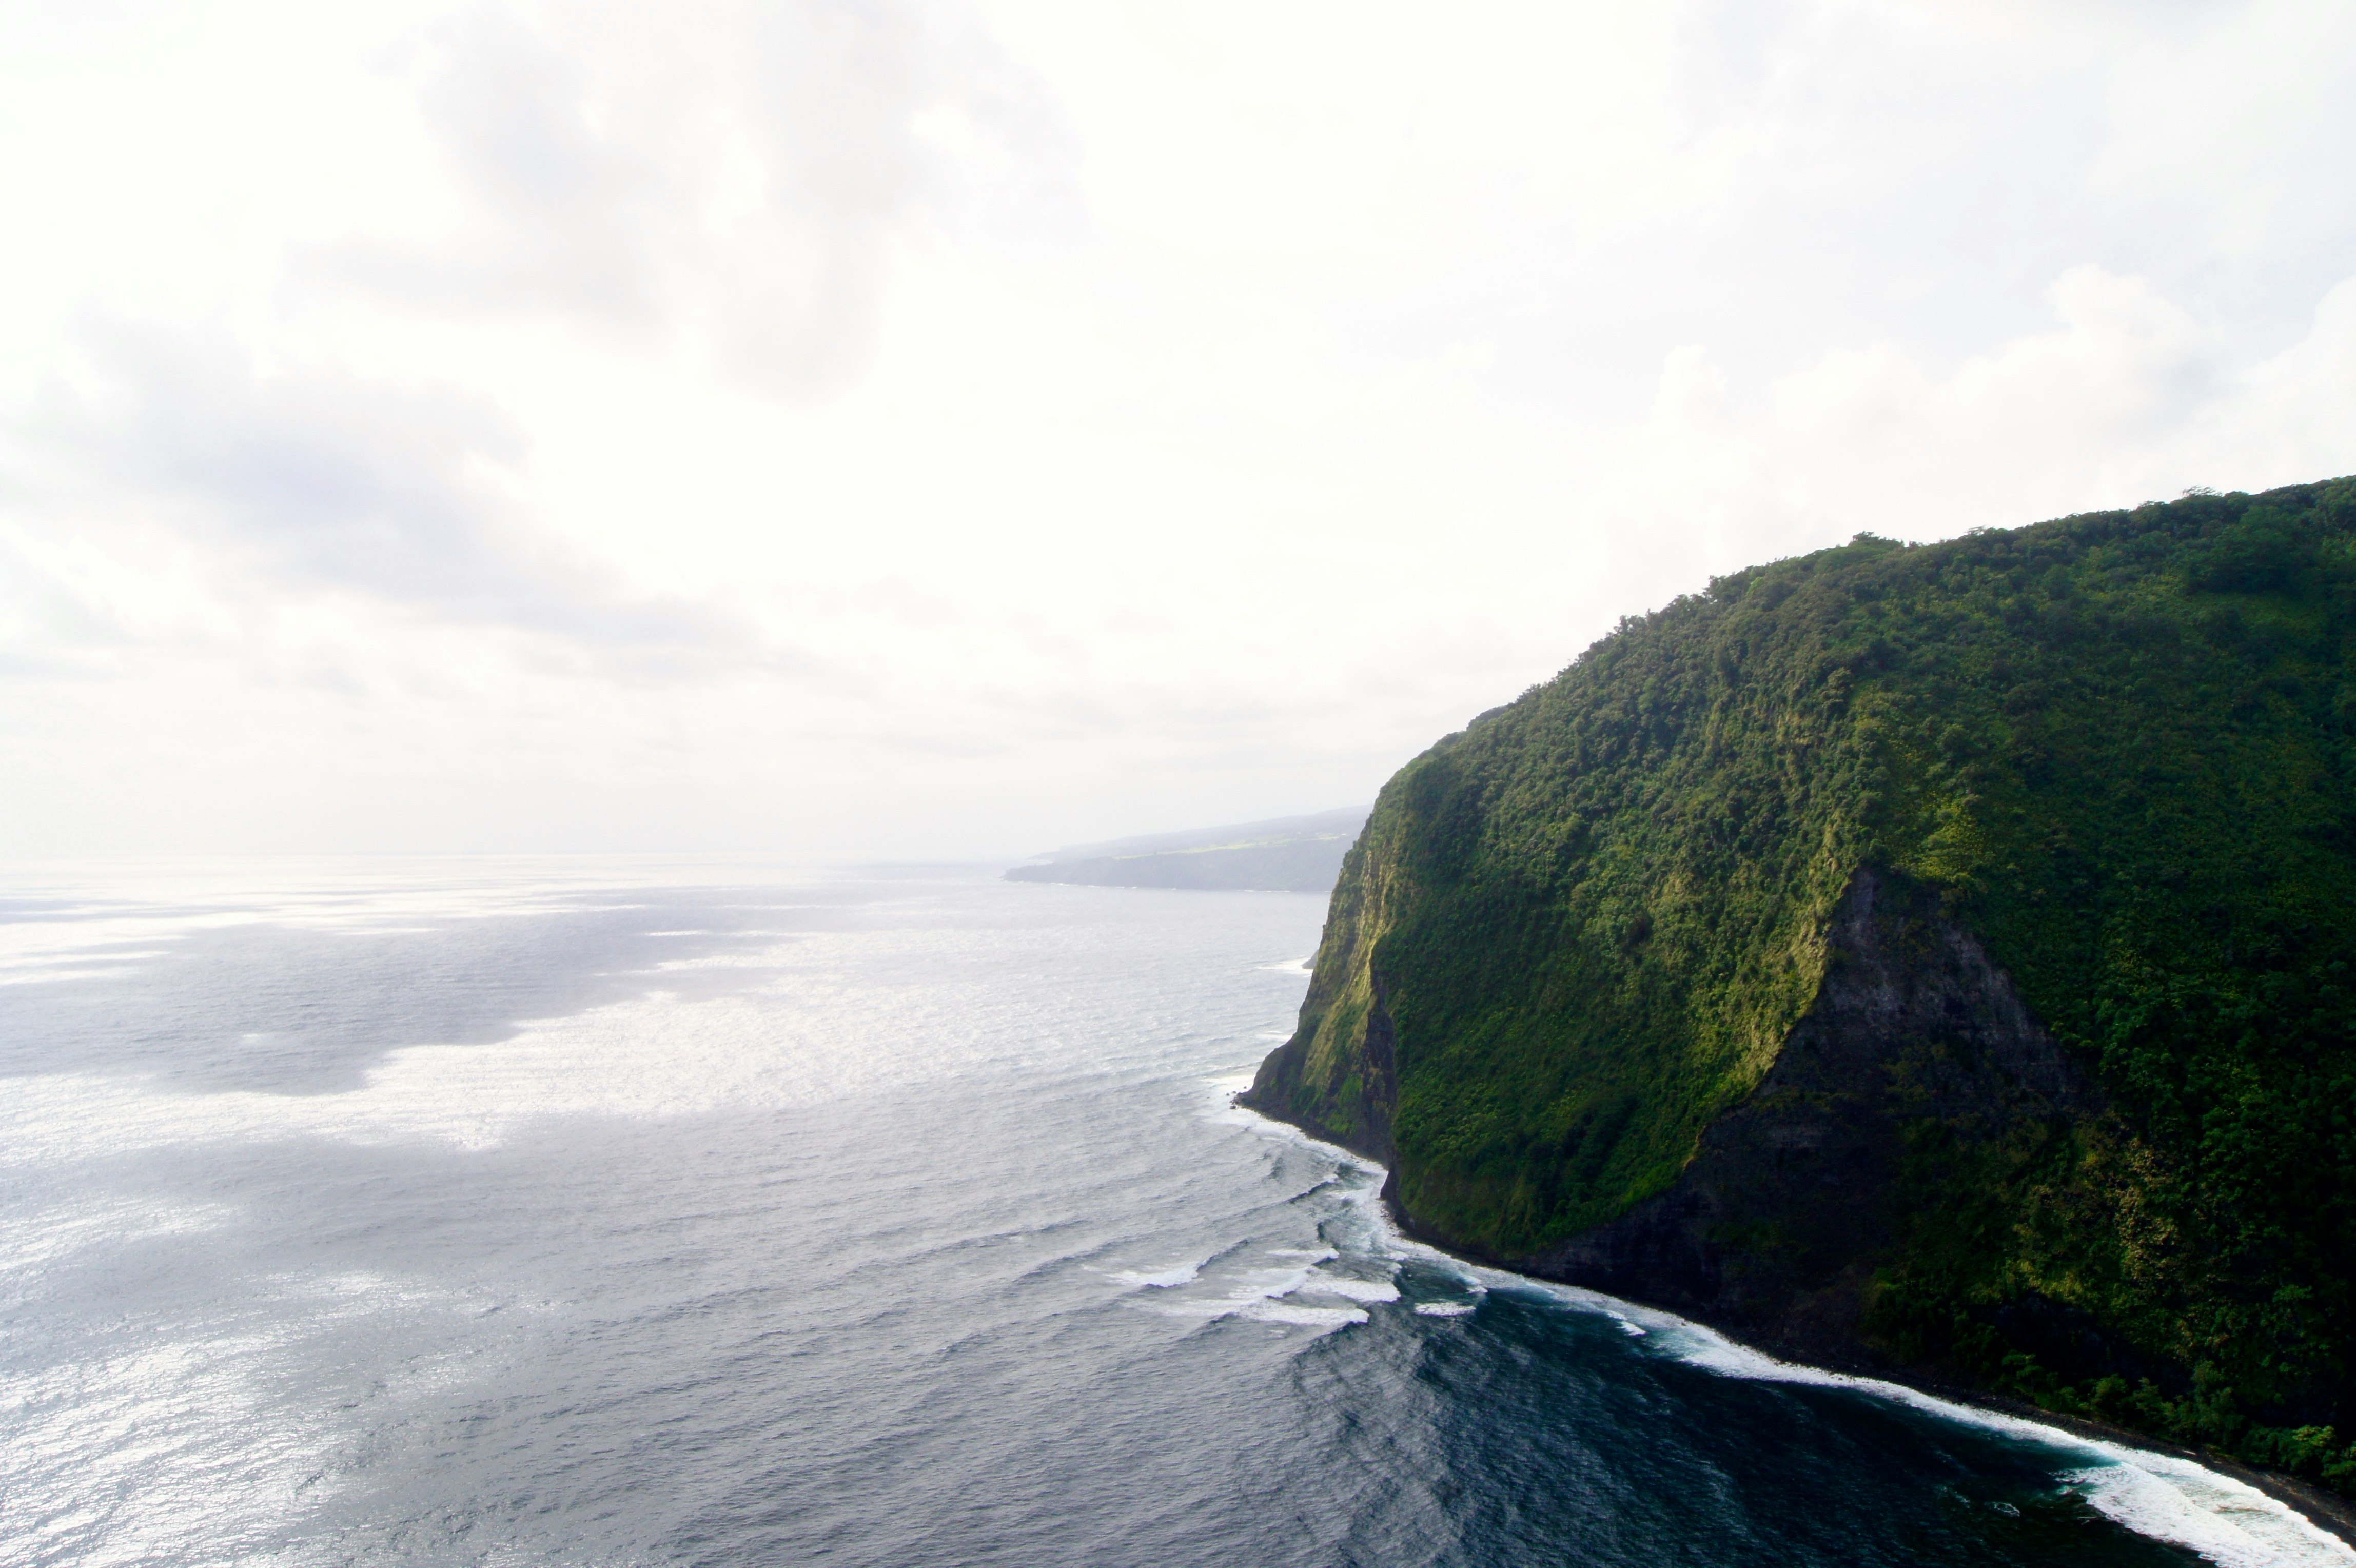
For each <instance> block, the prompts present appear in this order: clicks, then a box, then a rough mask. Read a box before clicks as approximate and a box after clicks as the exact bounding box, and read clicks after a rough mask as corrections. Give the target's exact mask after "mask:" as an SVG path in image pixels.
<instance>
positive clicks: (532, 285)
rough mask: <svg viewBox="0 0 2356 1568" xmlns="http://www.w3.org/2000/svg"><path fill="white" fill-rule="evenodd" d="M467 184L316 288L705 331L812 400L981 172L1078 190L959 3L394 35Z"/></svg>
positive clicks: (828, 386)
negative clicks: (912, 248)
mask: <svg viewBox="0 0 2356 1568" xmlns="http://www.w3.org/2000/svg"><path fill="white" fill-rule="evenodd" d="M395 57H396V58H397V59H398V60H399V61H400V67H399V69H400V70H402V74H403V76H404V78H405V80H407V81H409V82H410V83H411V84H412V91H413V94H414V102H415V104H416V109H417V113H418V114H419V115H420V117H421V119H422V122H423V125H424V126H425V128H426V129H427V131H428V132H429V133H430V134H431V136H432V139H433V141H434V144H435V145H436V146H437V147H438V148H439V149H440V152H441V154H442V156H443V158H444V162H445V164H446V166H447V167H448V168H449V170H450V171H451V172H452V174H454V175H455V177H456V183H457V187H458V188H459V190H460V191H461V192H462V193H463V195H464V198H465V199H464V202H463V209H462V211H461V213H460V214H459V216H458V217H457V219H456V220H455V222H454V223H453V224H452V225H451V226H450V228H449V231H447V232H445V233H444V234H443V235H441V236H439V237H437V238H433V239H418V238H414V237H395V236H387V235H380V236H370V237H366V238H358V239H350V240H346V241H343V242H337V243H335V244H332V245H327V246H323V247H320V248H318V249H316V251H315V252H313V253H312V254H311V256H310V257H309V259H308V263H307V266H306V268H305V271H306V274H307V276H308V279H309V281H310V282H311V283H312V284H314V285H317V284H323V283H324V284H331V285H347V286H357V287H359V288H363V289H366V290H369V291H370V292H372V293H375V294H377V295H380V296H381V297H384V298H386V299H388V300H391V301H393V302H397V303H399V304H401V305H403V306H409V307H412V308H416V309H420V310H425V311H431V312H437V313H443V314H449V315H457V316H470V315H471V316H482V315H498V314H517V315H524V316H541V317H560V318H563V319H567V320H571V321H573V322H577V323H583V324H586V325H589V326H592V327H594V328H597V329H600V330H604V331H608V332H612V333H616V334H618V335H621V336H623V337H625V338H629V337H633V336H635V337H639V338H648V339H650V340H652V341H655V342H659V341H661V340H663V339H666V338H670V337H675V336H678V335H680V334H686V335H688V336H690V337H691V338H693V339H694V340H695V341H696V342H697V343H698V345H699V347H700V351H701V353H702V355H703V356H704V357H705V358H706V359H707V360H709V361H710V362H711V363H712V364H714V365H715V366H717V367H719V368H720V369H721V370H723V371H724V372H725V373H726V374H728V375H730V376H732V377H734V379H736V380H737V381H739V382H741V383H743V384H744V385H747V386H750V387H752V388H755V390H758V391H760V392H764V393H766V394H768V395H771V396H775V397H778V398H781V399H784V400H786V401H787V402H793V403H809V402H812V401H816V400H819V399H823V398H825V397H827V396H829V395H830V394H832V393H835V392H840V391H841V389H842V388H844V387H845V386H847V385H849V384H850V383H851V381H853V380H854V379H856V377H857V376H858V374H859V373H860V371H862V369H863V368H864V367H865V365H866V364H867V362H868V360H869V357H870V355H871V353H872V351H873V342H874V335H875V331H876V326H877V320H878V314H879V311H880V308H881V304H882V299H883V292H884V289H885V286H886V285H887V283H888V281H889V278H890V274H891V272H892V269H893V265H894V254H895V252H896V251H897V250H899V249H900V248H902V247H904V246H905V245H906V244H908V243H910V242H916V241H917V240H920V239H921V238H922V237H923V235H924V234H925V233H926V232H927V231H928V230H929V229H931V228H933V227H935V226H937V225H938V224H940V223H943V222H945V221H953V220H955V219H956V217H957V215H958V207H959V200H960V198H961V196H962V195H963V194H964V193H965V191H966V188H968V187H969V186H971V185H973V184H975V183H976V182H977V181H979V182H982V183H988V184H994V185H996V186H998V187H1001V188H1007V187H1011V186H1015V185H1028V186H1030V187H1033V195H1036V194H1037V193H1038V191H1041V190H1050V191H1052V190H1054V189H1055V188H1057V187H1058V186H1059V184H1060V177H1059V175H1058V173H1057V172H1056V169H1057V165H1058V163H1059V161H1060V160H1061V158H1062V157H1063V156H1065V148H1064V145H1063V141H1062V138H1061V135H1060V134H1059V131H1058V128H1057V126H1056V124H1055V116H1054V113H1053V112H1052V110H1051V109H1050V108H1049V107H1047V105H1046V104H1045V102H1044V99H1043V95H1042V94H1041V92H1040V91H1039V90H1038V89H1037V88H1036V87H1035V86H1034V85H1033V83H1031V82H1030V81H1028V79H1026V78H1025V77H1024V76H1023V74H1022V73H1021V72H1019V71H1017V70H1014V69H1013V68H1012V67H1011V66H1010V65H1009V64H1008V63H1007V62H1006V61H1005V60H1004V59H1002V58H1001V56H999V55H998V54H997V52H996V51H995V50H994V49H993V48H991V46H990V45H989V44H988V42H987V40H986V39H985V38H983V37H982V35H981V34H980V32H979V31H978V30H977V29H974V28H973V27H970V26H968V25H963V24H962V23H961V21H960V16H959V14H958V12H956V11H954V10H951V9H948V8H947V7H937V6H921V5H905V4H897V3H894V0H862V3H857V4H853V3H851V0H786V3H783V4H721V5H705V6H699V7H695V8H693V9H692V10H690V11H684V12H682V11H677V10H669V9H664V10H659V11H654V10H635V11H634V10H625V9H606V10H603V11H599V12H584V13H582V14H580V15H578V16H564V17H562V21H561V24H560V25H541V24H539V23H535V22H534V21H531V20H529V19H527V18H526V17H525V16H523V15H521V14H520V13H519V12H517V11H515V10H512V9H509V8H507V7H503V6H496V5H480V6H477V7H475V8H472V9H469V10H467V11H465V12H462V13H460V14H458V15H456V16H453V17H449V18H445V19H444V20H443V21H441V22H439V23H437V24H435V25H434V26H432V27H427V28H425V29H423V30H422V31H421V32H419V33H418V34H416V35H415V36H413V37H412V38H411V40H410V41H409V43H408V46H407V47H406V48H403V49H401V50H397V51H395Z"/></svg>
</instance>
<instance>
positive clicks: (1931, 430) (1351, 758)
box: [0, 0, 2356, 859]
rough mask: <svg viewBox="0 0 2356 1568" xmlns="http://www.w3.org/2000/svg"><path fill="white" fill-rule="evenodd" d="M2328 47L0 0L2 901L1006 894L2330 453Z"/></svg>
mask: <svg viewBox="0 0 2356 1568" xmlns="http://www.w3.org/2000/svg"><path fill="white" fill-rule="evenodd" d="M2350 81H2356V7H2351V6H2349V5H2346V4H2344V3H2343V0H2329V3H2296V4H2294V3H2278V0H2253V3H2247V4H2195V3H2190V0H2179V3H2167V0H2068V3H2055V4H2030V3H2028V0H1970V3H1961V0H1957V3H1941V0H1910V3H1906V4H1896V3H1890V4H1859V3H1847V0H1692V3H1673V0H1665V3H1662V4H1657V5H1627V4H1624V3H1620V0H1615V3H1611V4H1593V5H1590V4H1583V3H1574V0H1550V3H1548V4H1545V5H1527V6H1509V5H1463V6H1445V7H1443V6H1430V5H1420V6H1407V5H1386V4H1380V3H1370V0H1352V3H1350V4H1347V5H1343V4H1322V3H1320V4H1312V3H1302V4H1280V3H1276V4H1272V3H1270V0H1254V3H1252V4H1227V3H1226V0H1194V3H1192V4H1189V5H1167V4H1142V3H1130V0H1088V3H1086V4H1082V3H1078V0H1062V3H1053V4H1051V3H1046V0H970V3H951V0H943V3H940V4H930V3H924V0H863V3H859V4H849V3H844V0H776V3H772V4H740V3H735V0H712V3H708V4H699V5H676V4H673V5H631V4H619V3H607V0H577V3H573V4H566V5H546V6H538V5H509V4H499V3H497V0H487V3H468V4H463V5H446V4H439V3H428V0H398V3H392V4H382V5H379V4H370V3H365V0H338V3H337V4H336V5H317V4H316V3H309V0H305V3H303V4H292V5H172V4H141V3H133V0H73V3H70V4H67V3H49V0H19V3H18V4H16V5H11V6H8V7H6V8H5V10H0V211H5V213H6V214H7V225H6V231H7V233H8V240H7V242H6V243H5V245H0V735H5V746H0V855H6V856H9V857H15V858H20V859H26V858H50V857H72V856H91V855H152V854H313V853H343V852H354V853H372V852H399V853H428V852H431V853H445V852H552V853H554V852H588V851H616V852H628V851H647V852H699V853H700V852H730V851H740V850H741V851H757V852H762V853H775V854H790V855H798V856H805V857H809V858H811V859H861V858H901V859H905V858H975V859H988V858H991V857H1004V858H1010V859H1011V858H1019V857H1021V856H1023V855H1024V854H1029V853H1032V852H1033V851H1036V850H1041V849H1044V848H1046V847H1049V846H1052V845H1055V844H1059V843H1075V842H1081V841H1086V840H1090V839H1101V838H1108V837H1114V836H1120V835H1125V834H1130V833H1141V832H1155V831H1163V830H1173V829H1180V828H1185V827H1190V826H1195V825H1201V824H1207V823H1214V822H1229V821H1241V820H1247V819H1256V818H1262V817H1270V816H1277V815H1281V814H1287V813H1292V812H1305V811H1317V810H1321V809H1325V808H1330V807H1334V806H1339V805H1344V804H1349V803H1353V802H1358V801H1365V800H1371V799H1372V797H1373V795H1374V792H1375V791H1376V789H1377V788H1379V786H1380V785H1381V783H1382V781H1383V780H1384V779H1386V778H1387V777H1388V776H1389V775H1390V773H1391V772H1392V771H1393V770H1394V769H1396V768H1398V766H1399V765H1400V764H1401V763H1403V762H1405V761H1406V760H1407V759H1408V758H1409V757H1412V756H1414V755H1415V754H1416V753H1417V752H1419V750H1421V749H1422V748H1423V747H1424V746H1427V745H1429V744H1430V742H1431V741H1433V740H1434V739H1437V738H1438V737H1439V736H1442V735H1444V734H1446V733H1448V732H1449V731H1451V730H1454V729H1457V728H1459V727H1461V726H1462V725H1463V724H1464V722H1465V721H1466V720H1467V719H1469V718H1470V717H1472V715H1473V714H1476V713H1478V712H1480V711H1482V710H1483V709H1485V708H1488V707H1491V706H1494V705H1495V704H1496V703H1501V702H1504V701H1506V700H1508V699H1510V698H1511V697H1513V696H1514V695H1515V694H1516V693H1519V692H1521V691H1522V690H1524V689H1525V688H1526V687H1527V686H1529V685H1530V684H1531V683H1533V682H1538V681H1543V680H1545V679H1547V677H1548V676H1550V675H1551V674H1553V673H1554V672H1555V671H1558V670H1559V669H1561V668H1562V667H1563V666H1564V665H1566V664H1568V663H1569V661H1570V660H1572V659H1573V658H1575V657H1576V656H1577V655H1578V654H1579V652H1580V650H1582V649H1583V648H1585V647H1586V646H1587V645H1589V644H1590V643H1591V642H1592V641H1593V640H1594V639H1596V638H1598V637H1599V636H1601V635H1602V634H1604V633H1605V632H1607V631H1609V629H1610V628H1612V625H1613V624H1614V623H1615V622H1616V621H1617V620H1618V619H1619V618H1621V617H1622V616H1624V615H1630V614H1637V613H1642V612H1644V611H1645V610H1648V609H1652V608H1655V607H1658V606H1660V605H1662V604H1664V603H1666V602H1667V601H1668V600H1670V599H1672V598H1674V597H1675V596H1676V595H1678V594H1681V593H1688V592H1694V591H1697V590H1699V589H1700V588H1702V587H1703V586H1704V585H1705V584H1706V583H1707V581H1708V578H1709V576H1710V575H1713V574H1717V573H1722V572H1727V571H1730V570H1734V569H1737V568H1739V567H1741V566H1744V565H1747V564H1752V563H1755V562H1758V561H1762V560H1768V559H1772V558H1774V557H1778V556H1783V555H1789V554H1793V553H1799V552H1803V551H1806V550H1811V549H1815V548H1818V547H1821V546H1824V545H1826V544H1833V543H1838V542H1844V541H1846V540H1847V539H1848V538H1849V537H1851V536H1852V535H1854V534H1855V533H1857V532H1860V531H1870V532H1876V533H1880V534H1886V535H1891V536H1895V537H1898V538H1901V539H1908V540H1918V541H1928V540H1935V539H1942V538H1947V537H1951V536H1953V535H1955V534H1958V533H1961V532H1965V531H1966V530H1968V529H1972V528H1977V527H1987V526H1997V527H2004V526H2011V525H2015V524H2019V523H2024V522H2029V521H2036V520H2039V519H2041V518H2046V517H2051V516H2057V515H2061V514H2065V513H2069V512H2072V511H2083V510H2093V509H2097V508H2107V507H2120V506H2133V505H2136V504H2137V503H2139V502H2141V501H2144V500H2147V499H2165V498H2169V497H2173V496H2175V495H2177V494H2179V493H2180V492H2181V491H2183V490H2184V489H2188V488H2190V487H2194V486H2207V487H2211V488H2214V489H2229V490H2230V489H2250V490H2254V489H2264V488H2265V487H2268V486H2273V485H2278V484H2286V483H2292V482H2297V481H2300V480H2308V479H2315V478H2325V477H2329V476H2336V475H2340V474H2346V473H2350V472H2351V471H2356V157H2351V156H2350V154H2349V149H2350V148H2351V147H2356V93H2351V92H2350V91H2348V90H2347V87H2348V83H2349V82H2350Z"/></svg>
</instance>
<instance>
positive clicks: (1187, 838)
mask: <svg viewBox="0 0 2356 1568" xmlns="http://www.w3.org/2000/svg"><path fill="white" fill-rule="evenodd" d="M1370 810H1371V808H1370V807H1366V806H1345V807H1344V808H1342V809H1341V810H1339V811H1319V812H1317V813H1315V814H1314V815H1312V816H1306V817H1276V818H1271V819H1270V820H1269V821H1267V822H1237V823H1232V824H1230V825H1228V826H1226V827H1219V828H1195V829H1194V830H1192V831H1191V832H1177V833H1153V834H1150V835H1148V836H1146V837H1143V838H1130V839H1114V840H1111V841H1109V842H1108V843H1083V844H1073V845H1071V846H1069V847H1067V848H1065V849H1058V850H1051V851H1049V852H1048V853H1047V854H1045V855H1044V856H1042V857H1041V860H1040V862H1039V863H1037V864H1033V865H1018V866H1016V867H1015V868H1014V869H1013V870H1012V871H1009V872H1008V873H1007V874H1006V879H1007V880H1008V881H1010V882H1078V883H1086V884H1087V885H1089V886H1097V887H1201V888H1215V887H1230V888H1256V889H1259V890H1261V891H1265V892H1272V893H1326V892H1330V891H1332V890H1333V883H1334V881H1335V879H1336V878H1337V877H1339V876H1340V875H1341V871H1342V857H1343V856H1344V854H1348V853H1349V849H1350V845H1351V843H1353V842H1355V840H1356V838H1357V836H1358V830H1359V829H1360V828H1361V827H1364V826H1365V822H1366V813H1367V812H1368V811H1370Z"/></svg>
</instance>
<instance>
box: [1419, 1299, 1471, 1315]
mask: <svg viewBox="0 0 2356 1568" xmlns="http://www.w3.org/2000/svg"><path fill="white" fill-rule="evenodd" d="M1415 1310H1416V1313H1417V1315H1418V1316H1422V1317H1470V1316H1472V1314H1473V1313H1474V1312H1476V1311H1477V1310H1479V1309H1478V1308H1477V1307H1475V1306H1474V1305H1473V1304H1472V1303H1471V1302H1469V1301H1419V1302H1417V1303H1416V1304H1415Z"/></svg>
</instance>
